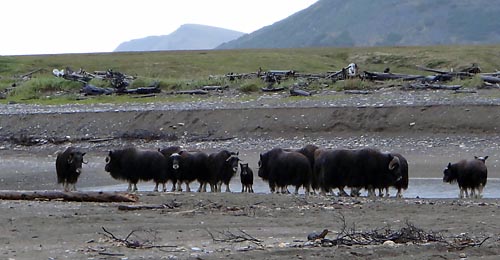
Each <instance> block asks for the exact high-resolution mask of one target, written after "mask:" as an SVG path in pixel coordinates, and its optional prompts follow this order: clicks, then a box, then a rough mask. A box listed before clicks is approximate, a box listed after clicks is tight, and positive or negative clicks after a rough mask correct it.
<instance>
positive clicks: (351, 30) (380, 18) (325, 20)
mask: <svg viewBox="0 0 500 260" xmlns="http://www.w3.org/2000/svg"><path fill="white" fill-rule="evenodd" d="M498 14H500V0H377V1H374V0H349V1H345V0H318V2H316V3H315V4H313V5H312V6H310V7H309V8H307V9H304V10H302V11H300V12H298V13H295V14H293V15H292V16H290V17H288V18H286V19H284V20H281V21H279V22H277V23H275V24H273V25H270V26H266V27H264V28H262V29H259V30H257V31H255V32H253V33H250V34H246V35H243V36H242V37H240V38H238V39H236V40H233V41H230V42H227V43H223V44H221V45H220V46H218V49H235V48H300V47H323V46H346V47H351V46H378V45H384V46H403V45H409V46H411V45H413V46H415V45H443V44H495V43H500V15H498Z"/></svg>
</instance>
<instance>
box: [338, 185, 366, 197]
mask: <svg viewBox="0 0 500 260" xmlns="http://www.w3.org/2000/svg"><path fill="white" fill-rule="evenodd" d="M339 190H340V192H339V196H348V195H347V193H346V192H345V191H344V189H340V188H339ZM359 190H360V189H359V188H356V187H354V188H351V197H359V196H360V195H361V192H360V191H359ZM344 194H345V195H344Z"/></svg>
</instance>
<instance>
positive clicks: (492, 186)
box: [80, 178, 500, 198]
mask: <svg viewBox="0 0 500 260" xmlns="http://www.w3.org/2000/svg"><path fill="white" fill-rule="evenodd" d="M127 187H128V185H127V184H119V185H110V186H100V187H87V188H81V189H80V190H82V191H125V190H126V189H127ZM138 188H139V190H140V191H152V190H153V188H154V185H153V184H151V183H139V185H138ZM170 188H171V184H169V185H168V190H170ZM197 188H198V183H196V182H194V183H193V184H192V185H191V190H196V189H197ZM253 188H254V191H255V192H256V193H269V187H268V185H267V183H265V182H263V181H261V180H255V182H254V186H253ZM231 189H232V191H233V192H239V191H241V184H240V183H239V180H238V182H236V181H234V182H232V183H231ZM223 190H224V187H223ZM290 191H293V189H292V188H290ZM300 191H301V193H303V190H302V189H301V190H300ZM390 193H391V196H394V195H395V194H396V191H395V190H394V189H391V190H390ZM458 194H459V189H458V185H457V184H448V183H443V180H442V179H440V178H413V179H410V183H409V187H408V190H406V191H405V192H404V193H403V196H404V197H405V198H458ZM362 195H363V196H366V192H365V193H362ZM483 198H500V179H488V183H487V184H486V187H485V189H484V191H483Z"/></svg>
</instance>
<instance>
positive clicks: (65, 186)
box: [63, 182, 69, 192]
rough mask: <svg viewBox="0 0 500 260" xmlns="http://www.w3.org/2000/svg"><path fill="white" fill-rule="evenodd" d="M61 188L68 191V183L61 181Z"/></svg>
mask: <svg viewBox="0 0 500 260" xmlns="http://www.w3.org/2000/svg"><path fill="white" fill-rule="evenodd" d="M63 190H64V192H68V191H69V187H68V183H67V182H63Z"/></svg>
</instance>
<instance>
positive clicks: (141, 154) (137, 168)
mask: <svg viewBox="0 0 500 260" xmlns="http://www.w3.org/2000/svg"><path fill="white" fill-rule="evenodd" d="M166 164H167V161H166V160H165V157H164V156H163V154H161V153H160V152H158V151H140V150H138V149H136V148H133V147H131V148H125V149H122V150H113V151H110V152H109V154H108V156H107V157H106V166H105V167H104V170H105V171H107V172H109V173H110V174H111V177H113V178H114V179H118V180H125V181H127V182H128V189H127V191H131V192H135V191H137V183H138V182H139V181H150V180H153V181H154V182H155V183H156V186H155V189H154V191H158V186H159V184H160V183H162V184H165V183H166V182H167V174H166ZM165 189H166V188H165V186H164V187H163V190H165Z"/></svg>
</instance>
